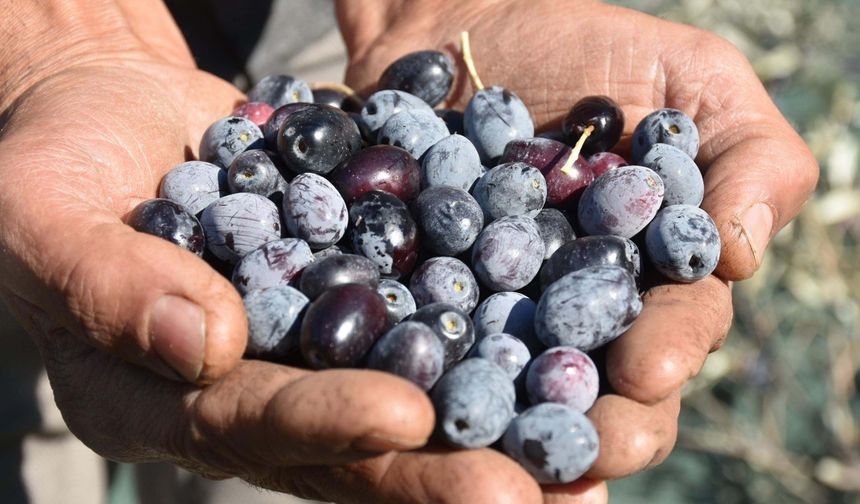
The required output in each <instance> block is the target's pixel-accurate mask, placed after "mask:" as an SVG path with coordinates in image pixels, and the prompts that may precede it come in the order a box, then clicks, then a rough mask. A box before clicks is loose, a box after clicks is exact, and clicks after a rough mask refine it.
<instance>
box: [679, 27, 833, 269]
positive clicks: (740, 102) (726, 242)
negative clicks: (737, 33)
mask: <svg viewBox="0 0 860 504" xmlns="http://www.w3.org/2000/svg"><path fill="white" fill-rule="evenodd" d="M697 48H698V50H697V51H695V53H694V54H695V55H694V56H692V57H700V56H699V55H705V57H706V58H707V59H708V61H707V64H702V62H701V61H699V62H698V64H697V65H693V64H691V62H690V61H689V60H684V59H678V58H676V59H675V60H673V61H668V60H667V61H666V62H665V63H666V72H667V82H668V83H669V84H670V85H669V87H668V89H667V106H670V107H676V108H681V109H683V110H687V111H690V110H695V109H698V110H696V112H695V116H694V120H695V122H696V124H697V125H698V126H699V131H700V135H701V141H702V144H701V148H700V150H699V154H698V157H697V162H698V163H699V165H700V166H702V167H703V170H704V178H705V197H704V201H703V202H702V208H703V209H704V210H706V211H707V212H708V213H709V214H710V215H711V217H713V219H714V221H715V222H716V224H717V228H718V229H719V232H720V238H721V241H722V244H721V245H722V249H721V257H720V262H719V265H718V266H717V275H719V276H720V277H722V278H724V279H726V280H743V279H745V278H749V277H750V276H752V274H753V273H754V272H755V271H756V270H757V269H758V267H759V266H760V265H761V261H762V258H763V255H764V252H765V249H766V248H767V245H768V243H769V242H770V240H771V238H772V237H773V236H774V235H775V234H776V233H777V231H779V230H780V229H781V228H782V227H783V226H785V225H786V224H787V223H788V222H789V221H790V220H791V219H793V218H794V217H795V216H796V215H797V214H798V212H799V211H800V209H801V207H802V206H803V204H804V203H805V202H806V200H807V199H808V198H809V196H810V194H811V193H812V190H813V189H814V188H815V184H816V181H817V180H818V171H819V169H818V163H817V161H816V160H815V157H814V156H813V155H812V153H811V151H810V150H809V148H808V147H807V146H806V144H805V143H804V142H803V140H802V139H801V138H800V136H799V135H798V134H797V133H796V132H795V131H794V130H793V129H792V127H791V126H790V125H789V124H788V122H787V121H786V120H785V118H784V117H783V116H782V114H781V113H780V112H779V110H778V109H777V108H776V105H774V103H773V101H772V100H771V99H770V97H769V96H768V94H767V91H766V90H765V88H764V86H763V85H762V83H761V81H760V80H759V79H758V77H757V76H756V75H755V72H754V71H753V69H752V66H751V65H750V64H749V62H748V61H747V59H746V58H745V57H744V55H743V54H742V53H741V52H740V51H739V50H738V49H737V48H735V47H734V46H733V45H732V44H730V43H729V42H727V41H725V40H723V39H720V38H718V37H715V36H713V35H702V36H701V37H700V41H699V42H698V46H697ZM693 66H696V67H698V68H699V71H700V73H701V74H702V75H698V76H691V75H690V73H691V70H690V69H691V67H693ZM691 79H692V80H694V81H697V82H698V83H699V84H698V85H696V86H689V85H688V83H689V82H690V81H691Z"/></svg>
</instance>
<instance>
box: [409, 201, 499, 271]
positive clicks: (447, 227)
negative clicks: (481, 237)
mask: <svg viewBox="0 0 860 504" xmlns="http://www.w3.org/2000/svg"><path fill="white" fill-rule="evenodd" d="M414 209H415V218H416V220H417V221H418V226H419V227H420V228H421V230H422V231H423V232H424V238H425V240H424V243H425V244H426V246H427V247H428V248H429V249H430V250H432V251H433V252H434V253H435V254H438V255H445V256H455V255H457V254H460V253H462V252H465V251H466V250H469V247H471V246H472V244H473V243H475V239H477V238H478V234H480V232H481V230H482V229H483V228H484V212H483V211H482V210H481V206H480V205H478V202H477V201H475V198H473V197H472V195H471V194H469V193H467V192H466V191H464V190H463V189H460V188H458V187H448V186H433V187H428V188H427V189H425V190H423V191H421V194H420V195H419V196H418V199H417V200H416V201H415V205H414Z"/></svg>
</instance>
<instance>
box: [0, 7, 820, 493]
mask: <svg viewBox="0 0 860 504" xmlns="http://www.w3.org/2000/svg"><path fill="white" fill-rule="evenodd" d="M48 4H50V2H45V3H30V2H17V1H15V0H0V10H2V11H3V12H4V13H5V14H4V17H3V20H0V24H2V26H3V30H0V48H2V49H0V110H2V111H3V112H2V116H0V184H2V189H3V190H2V191H0V209H2V213H3V219H2V221H0V246H2V247H3V251H4V254H3V255H2V261H0V273H1V274H2V278H3V284H2V296H3V298H4V300H5V301H6V302H7V304H9V305H10V306H11V307H12V309H13V311H14V312H15V313H16V315H17V316H18V318H19V319H20V320H21V321H22V323H23V324H24V325H25V326H26V327H27V328H28V330H29V331H30V332H31V333H32V334H33V335H34V338H35V341H36V342H37V344H38V346H39V348H40V350H41V352H42V356H43V358H44V361H45V365H46V369H47V371H48V374H49V377H50V379H51V382H52V385H53V387H54V393H55V398H56V400H57V403H58V404H59V406H60V409H61V410H62V411H63V414H64V418H65V419H66V421H67V423H68V424H69V426H70V428H71V429H72V430H73V432H74V433H75V434H76V435H77V436H78V437H80V438H81V439H82V440H83V441H84V442H85V443H86V444H87V445H89V446H90V447H91V448H93V449H94V450H96V451H97V452H98V453H101V454H103V455H105V456H107V457H110V458H112V459H115V460H122V461H154V460H166V461H171V462H174V463H176V464H179V465H181V466H184V467H187V468H189V469H191V470H193V471H195V472H197V473H200V474H204V475H207V476H210V477H216V478H218V477H229V476H238V477H241V478H244V479H246V480H248V481H250V482H252V483H255V484H258V485H261V486H264V487H267V488H271V489H275V490H282V491H287V492H291V493H296V494H299V495H304V496H308V497H314V498H318V499H321V500H329V501H330V500H334V501H338V502H469V503H484V502H488V503H506V502H511V503H538V502H547V503H570V502H605V501H606V498H607V497H606V487H605V485H604V484H602V483H597V482H592V481H581V482H578V483H575V484H571V485H565V486H556V487H544V488H541V487H539V486H538V485H537V484H536V483H535V482H534V481H533V480H532V479H531V478H530V477H529V476H528V475H527V473H525V472H524V471H523V470H522V469H521V468H519V467H518V466H517V465H516V464H515V463H514V462H513V461H511V460H510V459H508V458H507V457H505V456H503V455H501V454H499V453H497V452H494V451H491V450H488V449H483V450H472V451H458V452H451V451H447V450H441V449H435V448H423V449H419V450H417V451H409V452H405V451H389V450H408V449H411V448H417V447H420V446H422V445H424V444H425V442H426V441H427V439H428V436H429V435H430V433H431V431H432V428H433V422H434V418H433V410H432V407H431V405H430V402H429V400H428V398H427V397H426V395H425V394H424V393H423V392H422V391H421V390H419V389H418V388H417V387H415V386H413V385H411V384H410V383H408V382H406V381H404V380H401V379H398V378H396V377H393V376H388V375H384V374H381V373H375V372H370V371H357V370H336V371H324V372H316V373H315V372H310V371H304V370H298V369H291V368H288V367H284V366H278V365H274V364H269V363H264V362H255V361H244V360H240V357H241V354H242V351H243V349H244V348H245V334H246V330H247V329H246V322H245V318H244V314H243V312H242V306H241V300H240V298H239V295H238V294H237V292H236V291H235V289H234V288H233V287H232V286H231V285H230V283H229V281H227V280H226V279H224V278H222V277H221V276H219V275H218V274H217V273H216V272H215V271H214V270H212V269H211V268H209V267H208V266H207V265H206V264H205V263H204V262H203V261H202V260H200V259H199V258H197V257H196V256H194V255H193V254H191V253H188V252H186V251H183V250H181V249H179V248H177V247H175V246H173V245H171V244H170V243H167V242H164V241H161V240H159V239H157V238H154V237H150V236H145V235H141V234H137V233H135V232H133V231H132V230H131V228H129V227H127V226H125V225H124V224H123V223H122V217H123V216H124V215H125V214H127V212H129V211H130V210H131V209H132V208H133V207H134V206H135V205H136V204H137V203H139V202H140V201H142V200H144V199H148V198H151V197H153V196H154V195H155V194H156V189H157V186H158V182H159V180H160V179H161V177H162V176H163V175H164V173H165V172H166V171H167V170H168V169H169V168H170V167H171V166H174V165H175V164H177V163H179V162H181V161H184V160H185V159H187V158H188V157H190V156H193V155H194V154H195V152H196V149H197V145H198V141H199V138H200V136H201V135H202V133H203V131H204V129H205V128H206V127H207V126H208V125H209V124H211V123H212V122H213V121H214V120H216V119H217V118H219V117H223V116H225V115H227V114H229V113H230V111H231V110H233V108H234V107H235V106H237V105H238V104H240V103H241V101H242V100H243V96H242V95H241V93H239V91H237V90H236V89H234V88H233V87H232V86H230V85H228V84H227V83H225V82H223V81H220V80H218V79H216V78H215V77H213V76H211V75H207V74H205V73H202V72H200V71H198V70H196V69H195V68H194V64H193V60H192V58H191V55H190V54H189V52H188V50H187V47H186V45H185V43H184V41H183V40H182V39H181V36H180V34H179V32H178V30H177V29H176V28H175V26H174V25H173V24H172V22H171V21H170V19H169V15H168V13H167V11H166V10H165V9H164V8H163V7H161V6H159V5H158V4H153V3H151V2H146V3H144V2H133V1H131V0H121V1H110V0H77V1H66V2H57V6H55V7H53V8H48V7H45V5H48ZM338 14H339V18H340V21H341V27H342V29H343V32H344V34H345V38H346V41H347V44H348V47H349V49H350V55H351V62H352V64H351V66H350V68H349V71H348V74H347V83H348V84H350V85H351V86H352V87H353V88H355V89H358V90H360V91H361V92H363V93H366V92H367V91H369V90H371V89H372V86H373V85H374V83H375V82H377V79H378V77H379V75H380V73H381V72H382V71H383V70H384V68H385V67H386V66H387V65H388V64H389V63H390V62H391V61H393V60H394V59H396V58H397V57H399V56H402V55H403V54H405V53H407V52H410V51H413V50H420V49H429V48H439V49H442V50H446V51H448V52H449V53H450V54H452V55H453V54H456V50H457V41H458V34H459V32H460V31H461V30H464V29H466V30H469V31H470V33H471V41H472V51H473V53H474V57H475V62H476V66H477V67H478V70H479V71H480V72H481V76H482V78H483V81H484V83H486V84H487V85H493V84H498V85H503V86H505V87H506V88H508V89H511V90H513V91H514V92H516V93H517V94H518V95H519V96H520V97H521V98H522V99H523V101H524V102H525V103H526V104H528V106H529V107H530V109H531V111H532V113H533V115H534V117H535V120H536V125H537V126H538V128H539V129H547V128H554V127H557V125H558V124H559V122H560V120H561V118H562V117H563V115H564V114H565V113H566V112H567V111H568V110H569V108H570V106H571V104H572V103H574V102H575V101H576V100H578V99H579V98H581V97H583V96H586V95H606V96H610V97H612V98H613V99H615V100H616V101H617V102H618V103H619V105H620V106H621V107H622V108H623V110H624V114H625V117H626V118H627V122H626V126H625V131H624V134H623V137H622V141H621V144H620V146H619V147H618V149H617V150H618V152H621V153H625V152H627V150H628V149H629V137H630V134H631V133H632V129H633V127H635V125H636V123H637V122H638V121H639V120H640V119H641V118H642V117H644V116H645V115H646V114H647V113H649V112H651V111H653V110H655V109H657V108H660V107H664V106H668V107H674V108H678V109H681V110H684V111H685V112H686V113H687V114H689V115H691V117H693V118H694V120H695V122H696V124H697V125H698V126H699V129H700V131H701V135H702V147H701V150H700V152H699V155H698V158H697V162H698V163H699V164H700V166H702V167H703V168H704V170H705V187H706V191H705V200H704V202H703V204H702V206H703V208H704V209H706V210H707V211H708V212H709V213H710V214H711V215H712V216H713V217H714V220H715V221H716V223H717V227H718V229H719V230H720V234H721V238H722V242H723V249H722V254H721V257H722V260H721V263H720V265H719V267H718V269H717V276H712V277H709V278H706V279H704V280H702V281H700V282H697V283H694V284H690V285H683V286H677V285H669V286H661V287H657V288H654V289H652V290H651V291H649V292H648V293H647V294H646V295H645V298H644V300H645V308H644V310H643V312H642V315H641V316H640V318H639V320H638V321H637V323H636V325H635V326H634V327H633V329H632V330H631V331H630V332H628V333H627V334H626V335H624V336H622V337H621V338H619V339H618V340H616V341H615V342H613V343H612V346H611V348H610V349H609V350H608V356H607V359H608V366H607V367H608V373H609V376H608V378H609V381H610V382H611V383H612V385H613V386H614V388H615V389H616V391H617V394H613V395H606V396H603V397H601V398H600V399H599V400H598V401H597V403H596V404H595V406H594V407H593V408H592V409H591V410H590V411H589V417H590V418H591V419H592V420H593V421H594V423H595V425H596V427H597V429H598V432H599V433H600V437H601V451H600V456H599V458H598V460H597V462H596V464H595V465H594V466H593V467H592V469H591V470H590V471H589V473H588V474H587V476H588V477H590V478H592V479H593V480H595V481H601V480H604V479H609V478H618V477H623V476H626V475H629V474H632V473H635V472H637V471H640V470H642V469H644V468H647V467H650V466H652V465H654V464H657V463H659V462H661V461H662V460H664V459H665V458H666V457H667V456H668V455H669V453H670V451H671V448H672V446H673V444H674V441H675V434H676V430H677V416H678V411H679V407H680V388H681V386H682V385H683V384H684V383H685V382H686V381H687V380H688V379H689V378H690V377H691V376H693V375H695V374H696V373H697V372H698V370H699V369H700V368H701V366H702V363H703V361H704V359H705V357H706V356H707V354H708V353H709V352H710V351H712V350H714V349H716V348H718V347H719V346H720V344H721V342H722V340H723V338H724V337H725V334H726V332H727V330H728V327H729V325H730V323H731V298H730V290H729V283H730V282H731V281H733V280H741V279H744V278H748V277H749V276H751V275H752V274H753V273H754V272H755V270H756V269H757V267H758V265H759V264H760V263H761V259H762V255H763V253H764V251H765V248H766V244H767V242H768V240H769V239H770V237H772V236H773V235H774V234H775V233H776V231H778V230H779V229H780V228H781V227H782V226H784V225H785V224H786V223H787V222H788V221H789V220H790V219H791V218H793V217H794V216H795V215H796V214H797V212H798V211H799V209H800V207H801V206H802V204H803V203H804V202H805V201H806V199H807V197H808V195H809V193H810V191H811V190H812V188H813V186H814V184H815V181H816V178H817V173H818V169H817V165H816V162H815V160H814V158H813V157H812V155H811V154H810V152H809V150H808V149H807V147H806V146H805V145H804V144H803V142H802V141H801V139H800V137H799V136H798V135H797V134H796V133H795V132H794V131H793V130H792V129H791V127H790V126H789V125H788V123H787V122H786V121H785V119H784V118H783V117H782V115H781V114H780V113H779V111H778V110H777V109H776V107H775V106H774V104H773V103H772V102H771V100H770V99H769V97H768V96H767V94H766V92H765V90H764V88H763V87H762V85H761V84H760V82H759V81H758V79H757V78H756V76H755V75H754V73H753V71H752V69H751V68H750V66H749V64H748V63H747V61H746V59H745V58H744V57H743V56H742V55H741V54H740V53H739V52H738V51H737V50H736V49H735V48H734V47H732V46H731V45H729V44H728V43H726V42H725V41H722V40H721V39H718V38H716V37H715V36H713V35H709V34H707V33H705V32H702V31H699V30H696V29H693V28H689V27H685V26H681V25H675V24H671V23H668V22H665V21H662V20H659V19H657V18H654V17H650V16H647V15H643V14H639V13H635V12H632V11H628V10H624V9H621V8H617V7H611V6H604V5H602V4H599V3H594V2H591V1H576V2H574V1H570V2H557V1H555V0H530V1H528V2H526V1H515V0H494V1H491V0H476V1H472V2H460V1H453V0H451V1H447V0H446V1H440V2H406V1H404V0H389V1H386V0H349V1H342V2H340V3H339V12H338ZM452 20H456V22H452ZM562 49H563V50H562ZM459 70H460V77H459V78H458V79H457V80H456V82H455V86H454V90H453V93H452V95H451V103H448V104H447V105H455V106H457V107H458V108H462V106H464V105H465V103H466V101H467V99H468V97H469V96H470V95H471V92H472V90H471V88H470V85H469V83H468V81H467V80H466V79H464V78H462V76H463V71H462V70H463V69H462V68H460V69H459ZM750 209H752V210H751V211H749V212H748V210H750ZM165 293H168V294H172V295H173V296H176V297H179V298H182V299H185V300H188V301H191V302H193V303H194V304H196V305H197V306H199V307H200V310H202V314H203V316H204V317H205V324H206V330H207V332H206V339H205V344H203V347H202V348H201V349H200V350H201V354H202V357H203V358H202V360H201V361H199V362H198V361H195V362H185V363H184V364H186V365H183V366H181V367H182V369H183V370H184V371H183V374H182V377H184V378H186V379H188V380H191V381H193V382H194V383H195V384H188V383H187V382H185V383H183V382H182V381H181V379H180V376H178V375H177V373H176V372H175V371H173V370H172V369H170V368H169V367H168V366H167V365H166V364H165V363H164V360H162V359H161V358H159V356H158V354H156V352H155V350H154V348H153V346H152V343H151V341H150V339H149V337H148V326H147V324H148V322H147V321H148V320H149V318H148V315H149V312H150V310H152V309H153V305H154V304H155V302H156V300H157V299H159V298H160V297H161V295H162V294H165ZM189 310H190V311H189V315H193V314H194V309H193V308H190V309H189ZM191 329H193V328H191ZM162 351H165V350H164V349H162ZM174 364H175V361H174ZM153 372H155V373H153ZM162 376H171V377H173V378H174V379H173V380H167V379H164V378H162ZM203 383H209V384H210V385H208V386H205V387H204V386H201V384H203Z"/></svg>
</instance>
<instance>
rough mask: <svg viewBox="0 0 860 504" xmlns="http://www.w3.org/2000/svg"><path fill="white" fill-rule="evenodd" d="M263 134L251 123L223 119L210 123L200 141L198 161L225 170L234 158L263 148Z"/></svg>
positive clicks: (249, 121) (247, 120) (244, 120)
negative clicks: (247, 151)
mask: <svg viewBox="0 0 860 504" xmlns="http://www.w3.org/2000/svg"><path fill="white" fill-rule="evenodd" d="M264 146H265V145H264V141H263V132H262V131H260V128H259V127H258V126H257V125H256V124H254V122H253V121H251V120H249V119H245V118H242V117H225V118H224V119H219V120H217V121H215V122H214V123H212V125H211V126H209V127H208V128H206V131H205V132H204V133H203V138H202V139H201V140H200V160H201V161H206V162H208V163H212V164H215V165H218V166H220V167H221V168H224V169H227V168H228V167H229V166H230V163H232V162H233V160H234V159H236V156H238V155H239V154H241V153H243V152H245V151H246V150H249V149H262V148H263V147H264Z"/></svg>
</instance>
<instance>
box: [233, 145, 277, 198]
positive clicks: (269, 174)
mask: <svg viewBox="0 0 860 504" xmlns="http://www.w3.org/2000/svg"><path fill="white" fill-rule="evenodd" d="M282 180H283V178H282V177H281V176H280V173H278V169H277V168H276V167H275V163H273V162H272V160H271V158H269V156H268V155H267V154H266V152H265V151H262V150H249V151H245V152H243V153H241V154H239V155H238V156H236V159H234V160H233V162H232V163H230V168H229V169H228V170H227V185H228V186H229V187H230V192H233V193H237V192H248V193H254V194H259V195H261V196H269V195H271V194H272V193H273V192H275V191H278V190H280V189H282V188H281V187H279V186H280V185H281V181H282ZM284 182H285V181H284Z"/></svg>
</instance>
